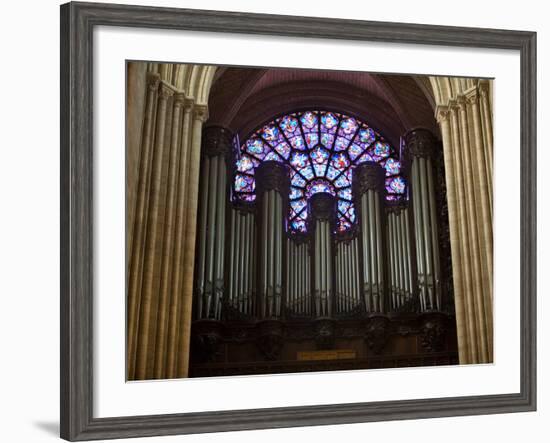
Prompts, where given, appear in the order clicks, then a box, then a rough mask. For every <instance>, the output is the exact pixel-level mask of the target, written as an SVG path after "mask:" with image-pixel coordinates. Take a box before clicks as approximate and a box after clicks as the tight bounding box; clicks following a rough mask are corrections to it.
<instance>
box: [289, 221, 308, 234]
mask: <svg viewBox="0 0 550 443" xmlns="http://www.w3.org/2000/svg"><path fill="white" fill-rule="evenodd" d="M290 225H291V226H292V228H293V229H294V230H295V231H299V232H306V222H305V221H303V220H300V219H296V220H293V221H292V223H291V224H290Z"/></svg>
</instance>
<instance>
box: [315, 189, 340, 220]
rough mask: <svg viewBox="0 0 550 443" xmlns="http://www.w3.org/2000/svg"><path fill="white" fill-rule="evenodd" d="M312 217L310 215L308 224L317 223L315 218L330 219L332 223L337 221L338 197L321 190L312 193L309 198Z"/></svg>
mask: <svg viewBox="0 0 550 443" xmlns="http://www.w3.org/2000/svg"><path fill="white" fill-rule="evenodd" d="M308 204H309V208H310V211H309V212H310V214H311V217H308V224H312V223H315V220H328V221H330V222H331V224H334V223H336V198H335V197H334V196H333V195H331V194H329V193H328V192H320V193H318V194H314V195H312V196H311V197H310V198H309V200H308Z"/></svg>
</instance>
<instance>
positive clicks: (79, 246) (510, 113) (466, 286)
mask: <svg viewBox="0 0 550 443" xmlns="http://www.w3.org/2000/svg"><path fill="white" fill-rule="evenodd" d="M61 32H62V34H61V67H62V69H61V104H62V111H61V112H62V115H61V135H62V145H61V184H62V186H61V319H62V325H61V326H62V328H61V356H62V358H61V436H62V437H63V438H65V439H68V440H88V439H100V438H120V437H134V436H135V437H138V436H151V435H168V434H184V433H199V432H214V431H224V430H245V429H260V428H274V427H289V426H306V425H318V424H336V423H354V422H367V421H378V420H392V419H407V418H410V419H414V418H426V417H441V416H452V415H466V414H488V413H502V412H514V411H531V410H534V409H535V407H536V400H535V399H536V372H535V370H536V364H535V363H536V360H535V357H536V355H535V349H536V333H535V332H536V315H535V314H536V311H535V305H536V303H535V302H536V299H535V295H536V294H535V273H536V260H535V257H536V254H535V251H536V249H535V223H536V219H535V217H536V212H535V209H536V189H535V165H536V140H535V132H536V131H535V127H536V118H535V116H536V112H535V92H536V85H535V77H536V75H535V68H536V64H535V39H536V35H535V33H530V32H518V31H505V30H493V29H474V28H454V27H442V26H426V25H412V24H400V23H377V22H364V21H353V20H337V19H320V18H312V17H288V16H275V15H261V14H244V13H231V12H216V11H199V10H183V9H168V8H152V7H134V6H120V5H110V4H87V3H69V4H66V5H63V6H62V7H61Z"/></svg>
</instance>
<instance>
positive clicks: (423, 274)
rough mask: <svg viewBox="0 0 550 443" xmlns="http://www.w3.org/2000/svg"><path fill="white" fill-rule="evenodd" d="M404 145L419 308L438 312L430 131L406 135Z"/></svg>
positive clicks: (436, 253) (435, 222)
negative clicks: (409, 164) (409, 177)
mask: <svg viewBox="0 0 550 443" xmlns="http://www.w3.org/2000/svg"><path fill="white" fill-rule="evenodd" d="M405 143H406V146H407V149H408V151H409V152H410V154H411V156H412V178H413V180H412V189H413V205H414V207H413V213H414V222H415V229H414V233H415V237H416V248H417V261H418V278H419V281H420V290H421V294H422V297H421V298H420V302H421V309H422V310H423V311H426V310H432V309H441V302H440V299H441V291H440V281H439V279H440V264H439V260H440V257H439V240H438V233H437V211H436V200H435V189H434V183H433V176H432V174H433V169H432V168H433V164H432V160H431V157H432V156H433V151H434V147H435V138H434V137H433V135H432V134H431V133H430V132H429V131H427V130H425V129H417V130H413V131H410V132H409V133H407V134H406V135H405ZM405 228H407V223H405ZM405 231H406V232H407V230H405Z"/></svg>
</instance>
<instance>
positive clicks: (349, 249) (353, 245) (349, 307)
mask: <svg viewBox="0 0 550 443" xmlns="http://www.w3.org/2000/svg"><path fill="white" fill-rule="evenodd" d="M359 257H360V255H359V240H358V238H357V237H354V238H352V239H351V240H347V241H340V242H338V246H337V254H336V312H337V313H339V314H347V313H352V312H357V311H358V310H360V309H361V306H362V301H361V281H360V275H361V270H360V265H359V263H360V259H359Z"/></svg>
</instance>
